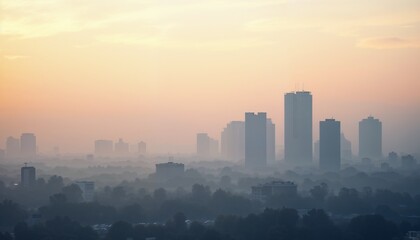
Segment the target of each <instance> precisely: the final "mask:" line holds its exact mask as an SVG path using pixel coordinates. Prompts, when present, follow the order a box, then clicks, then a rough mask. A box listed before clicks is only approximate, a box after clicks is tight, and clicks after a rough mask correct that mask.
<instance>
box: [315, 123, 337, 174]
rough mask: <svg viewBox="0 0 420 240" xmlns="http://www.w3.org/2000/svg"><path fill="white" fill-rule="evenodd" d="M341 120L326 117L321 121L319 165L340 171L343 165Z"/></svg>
mask: <svg viewBox="0 0 420 240" xmlns="http://www.w3.org/2000/svg"><path fill="white" fill-rule="evenodd" d="M340 139H341V134H340V122H339V121H336V120H335V119H326V120H325V121H321V122H320V123H319V167H320V169H322V170H324V171H338V170H340V167H341V147H340Z"/></svg>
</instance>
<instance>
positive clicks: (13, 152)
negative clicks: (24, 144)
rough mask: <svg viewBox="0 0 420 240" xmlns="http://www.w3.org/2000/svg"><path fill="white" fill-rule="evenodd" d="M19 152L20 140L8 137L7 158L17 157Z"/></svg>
mask: <svg viewBox="0 0 420 240" xmlns="http://www.w3.org/2000/svg"><path fill="white" fill-rule="evenodd" d="M19 154H20V141H19V139H17V138H14V137H11V136H10V137H8V138H7V140H6V156H7V157H8V158H13V157H17V156H19Z"/></svg>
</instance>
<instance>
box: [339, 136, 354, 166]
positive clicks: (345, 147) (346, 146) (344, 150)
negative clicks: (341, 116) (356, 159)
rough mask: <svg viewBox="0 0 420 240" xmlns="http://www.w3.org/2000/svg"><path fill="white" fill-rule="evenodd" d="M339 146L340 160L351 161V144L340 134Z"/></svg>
mask: <svg viewBox="0 0 420 240" xmlns="http://www.w3.org/2000/svg"><path fill="white" fill-rule="evenodd" d="M340 144H341V159H342V160H351V159H352V158H353V153H352V151H351V142H350V140H348V139H347V138H346V137H345V136H344V133H341V142H340Z"/></svg>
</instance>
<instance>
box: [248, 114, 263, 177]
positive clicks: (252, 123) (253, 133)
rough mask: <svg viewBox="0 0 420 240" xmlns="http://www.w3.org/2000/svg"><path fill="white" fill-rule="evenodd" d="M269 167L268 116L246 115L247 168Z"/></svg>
mask: <svg viewBox="0 0 420 240" xmlns="http://www.w3.org/2000/svg"><path fill="white" fill-rule="evenodd" d="M266 166H267V114H266V113H261V112H260V113H258V114H254V113H245V167H247V168H249V169H258V168H264V167H266Z"/></svg>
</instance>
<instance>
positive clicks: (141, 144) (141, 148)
mask: <svg viewBox="0 0 420 240" xmlns="http://www.w3.org/2000/svg"><path fill="white" fill-rule="evenodd" d="M137 148H138V152H139V153H140V154H146V153H147V144H146V143H145V142H143V141H141V142H139V143H138V144H137Z"/></svg>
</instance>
